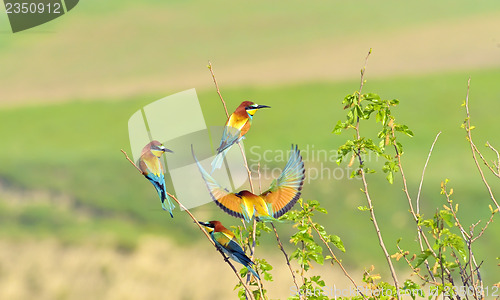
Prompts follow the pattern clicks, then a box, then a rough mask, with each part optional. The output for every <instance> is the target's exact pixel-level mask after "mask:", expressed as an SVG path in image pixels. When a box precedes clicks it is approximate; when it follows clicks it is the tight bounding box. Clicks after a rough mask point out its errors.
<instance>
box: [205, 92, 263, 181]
mask: <svg viewBox="0 0 500 300" xmlns="http://www.w3.org/2000/svg"><path fill="white" fill-rule="evenodd" d="M266 107H268V108H270V106H267V105H258V104H255V103H253V102H251V101H243V102H241V104H240V105H239V106H238V108H236V110H235V111H234V112H233V113H232V114H231V115H230V116H229V118H228V119H227V122H226V125H225V127H224V132H223V133H222V139H221V141H220V145H219V148H217V155H216V156H215V158H214V160H213V161H212V173H213V172H214V171H215V170H216V169H219V168H220V167H221V166H222V162H223V161H224V156H226V152H227V151H228V150H229V148H230V147H231V146H232V145H234V144H236V143H237V142H239V141H240V140H241V139H243V138H244V136H245V134H246V133H247V132H248V130H249V129H250V126H251V125H252V119H253V115H254V114H255V113H256V112H257V110H259V109H261V108H266Z"/></svg>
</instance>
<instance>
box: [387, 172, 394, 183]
mask: <svg viewBox="0 0 500 300" xmlns="http://www.w3.org/2000/svg"><path fill="white" fill-rule="evenodd" d="M386 179H387V181H389V183H390V184H393V183H394V173H393V172H389V173H388V174H387V177H386Z"/></svg>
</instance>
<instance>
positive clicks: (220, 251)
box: [121, 149, 255, 300]
mask: <svg viewBox="0 0 500 300" xmlns="http://www.w3.org/2000/svg"><path fill="white" fill-rule="evenodd" d="M121 152H122V153H123V154H124V155H125V158H126V159H127V160H128V161H129V162H130V163H131V164H132V165H133V166H134V167H135V168H136V169H137V170H138V171H139V172H140V173H141V175H142V171H141V169H139V167H137V165H136V164H135V163H134V162H133V161H132V160H131V159H130V158H129V157H128V155H127V152H125V151H124V150H123V149H122V150H121ZM167 194H168V195H169V196H170V197H171V198H172V199H174V201H175V202H177V204H179V207H180V208H182V209H183V210H184V211H185V212H186V213H187V214H188V215H189V216H190V217H191V219H193V221H194V223H195V224H196V225H197V226H198V228H199V229H200V230H201V231H202V232H203V233H204V234H205V236H206V237H207V239H208V240H209V241H210V243H211V244H212V245H213V246H214V247H215V249H216V250H217V251H218V252H219V253H220V254H221V255H222V257H223V258H224V261H225V262H226V263H227V264H228V265H229V266H230V267H231V269H232V270H233V272H234V274H235V275H236V277H238V280H239V281H240V282H241V284H242V285H243V287H244V288H245V290H246V291H247V293H248V295H249V296H250V299H254V300H255V297H254V296H253V293H252V291H251V290H250V288H249V287H248V286H247V285H246V284H245V282H244V281H243V279H242V278H241V276H240V273H239V272H238V271H237V270H236V268H235V267H234V265H233V264H232V263H231V262H230V261H229V258H228V257H227V256H226V255H225V254H224V252H222V250H221V249H219V247H217V246H216V245H215V243H214V241H213V240H212V238H211V237H210V235H209V234H208V233H207V231H206V230H205V228H203V226H201V225H200V223H199V222H198V220H197V219H196V218H195V216H194V215H193V214H192V213H191V212H190V211H189V210H188V209H187V208H186V207H185V206H184V205H182V203H181V202H179V200H177V198H176V197H175V196H174V195H172V194H170V193H168V192H167Z"/></svg>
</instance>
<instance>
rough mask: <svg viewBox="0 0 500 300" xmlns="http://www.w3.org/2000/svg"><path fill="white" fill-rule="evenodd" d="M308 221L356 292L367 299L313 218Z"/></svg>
mask: <svg viewBox="0 0 500 300" xmlns="http://www.w3.org/2000/svg"><path fill="white" fill-rule="evenodd" d="M307 219H308V221H309V224H311V226H312V228H313V229H314V230H315V231H316V233H317V234H318V236H319V238H320V239H321V241H322V242H323V244H325V246H326V248H328V251H329V252H330V255H331V256H332V259H333V260H334V261H335V262H336V263H337V264H338V265H339V267H340V268H341V269H342V271H343V272H344V275H345V276H346V277H347V278H349V280H350V281H351V283H352V284H353V285H354V287H355V288H356V291H357V292H358V293H359V294H360V295H361V296H362V297H363V299H367V298H366V297H365V295H364V294H363V293H362V292H361V290H360V289H359V288H358V285H357V284H356V282H355V281H354V279H352V277H351V276H350V275H349V273H347V270H346V269H345V268H344V266H343V265H342V263H341V262H340V260H339V259H338V258H337V256H336V255H335V254H334V253H333V250H332V248H331V247H330V245H329V244H328V242H327V241H326V240H325V239H324V238H323V236H322V235H321V233H319V230H318V228H316V225H315V224H314V222H313V221H312V219H311V216H307Z"/></svg>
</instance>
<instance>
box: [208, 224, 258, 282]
mask: <svg viewBox="0 0 500 300" xmlns="http://www.w3.org/2000/svg"><path fill="white" fill-rule="evenodd" d="M198 223H200V224H201V225H202V226H203V227H205V229H206V230H207V232H208V233H209V234H210V237H211V238H212V240H213V241H214V243H215V245H216V246H217V248H219V249H220V250H222V252H224V253H226V254H227V256H229V258H231V259H232V260H234V261H236V262H239V263H240V264H242V265H244V266H245V267H246V268H247V269H248V271H250V272H251V273H252V274H253V275H254V276H255V277H257V278H258V279H259V280H260V277H259V274H257V272H255V270H254V269H253V268H252V266H253V265H255V264H254V262H253V261H252V260H250V258H248V256H246V254H245V252H244V251H243V249H242V248H241V246H240V245H239V244H238V242H237V240H236V238H235V237H234V233H232V232H231V231H230V230H229V229H227V228H226V227H224V225H222V224H221V222H219V221H210V222H198Z"/></svg>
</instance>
